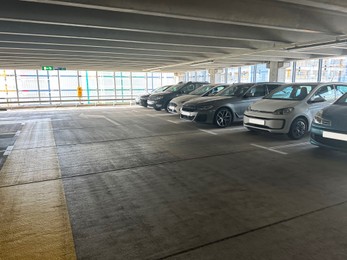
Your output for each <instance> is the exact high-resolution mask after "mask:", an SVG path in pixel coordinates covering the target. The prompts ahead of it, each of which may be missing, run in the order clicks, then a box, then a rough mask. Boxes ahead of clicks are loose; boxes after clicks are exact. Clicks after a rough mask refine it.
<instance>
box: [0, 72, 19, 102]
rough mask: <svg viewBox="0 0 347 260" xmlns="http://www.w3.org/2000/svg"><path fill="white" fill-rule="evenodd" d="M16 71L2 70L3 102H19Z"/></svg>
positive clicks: (1, 92)
mask: <svg viewBox="0 0 347 260" xmlns="http://www.w3.org/2000/svg"><path fill="white" fill-rule="evenodd" d="M14 73H15V72H14V70H4V69H0V99H1V101H4V100H6V101H17V90H16V78H15V74H14Z"/></svg>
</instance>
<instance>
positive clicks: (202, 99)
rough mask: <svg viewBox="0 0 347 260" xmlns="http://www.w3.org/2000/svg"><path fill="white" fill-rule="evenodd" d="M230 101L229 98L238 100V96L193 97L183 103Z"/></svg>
mask: <svg viewBox="0 0 347 260" xmlns="http://www.w3.org/2000/svg"><path fill="white" fill-rule="evenodd" d="M229 100H230V101H231V100H239V98H238V97H230V96H229V97H228V96H214V97H198V98H194V99H193V100H191V101H189V102H187V103H185V104H189V105H193V106H196V105H202V104H210V103H215V102H219V101H229Z"/></svg>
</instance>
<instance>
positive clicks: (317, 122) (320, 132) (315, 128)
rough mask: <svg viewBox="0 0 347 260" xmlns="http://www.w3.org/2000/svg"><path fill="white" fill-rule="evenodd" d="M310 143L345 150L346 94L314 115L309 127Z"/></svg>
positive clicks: (346, 135) (346, 131) (346, 139)
mask: <svg viewBox="0 0 347 260" xmlns="http://www.w3.org/2000/svg"><path fill="white" fill-rule="evenodd" d="M346 92H347V87H346ZM311 143H312V144H314V145H318V146H323V147H329V148H330V147H331V148H337V149H343V150H347V94H345V95H343V96H342V97H341V98H340V99H338V100H337V101H336V102H335V103H334V104H333V105H331V106H329V107H327V108H324V109H322V110H320V111H319V112H318V113H317V114H316V115H315V117H314V119H313V123H312V129H311Z"/></svg>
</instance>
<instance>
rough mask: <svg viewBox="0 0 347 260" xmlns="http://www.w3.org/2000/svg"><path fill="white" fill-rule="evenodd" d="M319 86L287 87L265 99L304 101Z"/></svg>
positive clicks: (277, 90)
mask: <svg viewBox="0 0 347 260" xmlns="http://www.w3.org/2000/svg"><path fill="white" fill-rule="evenodd" d="M316 86H317V85H314V84H312V85H308V84H303V85H285V86H282V87H279V88H277V89H276V90H274V91H273V92H271V93H270V94H269V95H267V96H266V97H265V99H278V100H303V99H304V98H305V97H307V95H308V94H310V93H311V91H312V90H313V89H314V88H315V87H316Z"/></svg>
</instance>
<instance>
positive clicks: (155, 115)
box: [146, 113, 177, 117]
mask: <svg viewBox="0 0 347 260" xmlns="http://www.w3.org/2000/svg"><path fill="white" fill-rule="evenodd" d="M146 116H151V117H158V116H177V115H176V114H170V113H167V114H154V115H153V114H146Z"/></svg>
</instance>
